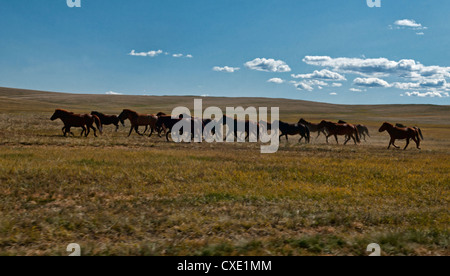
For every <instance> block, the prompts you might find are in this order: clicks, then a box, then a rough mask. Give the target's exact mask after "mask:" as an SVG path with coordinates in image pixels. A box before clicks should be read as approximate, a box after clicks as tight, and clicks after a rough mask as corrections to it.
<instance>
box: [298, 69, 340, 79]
mask: <svg viewBox="0 0 450 276" xmlns="http://www.w3.org/2000/svg"><path fill="white" fill-rule="evenodd" d="M291 76H292V77H293V78H294V79H319V80H330V81H346V80H347V79H346V78H345V77H344V76H342V75H341V74H339V73H336V72H332V71H330V70H327V69H323V70H321V71H317V70H316V71H314V72H313V73H311V74H298V75H294V74H292V75H291Z"/></svg>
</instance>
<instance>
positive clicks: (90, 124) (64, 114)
mask: <svg viewBox="0 0 450 276" xmlns="http://www.w3.org/2000/svg"><path fill="white" fill-rule="evenodd" d="M56 119H61V121H62V122H63V123H64V127H63V128H62V132H63V134H64V136H67V133H69V134H71V135H72V136H74V134H73V132H71V131H70V129H71V128H72V127H81V128H82V129H83V131H82V132H81V135H80V136H83V133H84V134H85V136H86V137H87V136H88V135H89V133H90V132H91V129H93V130H94V136H95V137H97V132H96V129H95V127H94V123H95V124H96V125H97V128H98V130H99V131H100V133H102V132H103V128H102V123H101V121H100V118H99V117H97V116H95V115H89V114H84V115H81V114H75V113H73V112H70V111H67V110H63V109H56V110H55V113H53V116H52V117H51V118H50V120H52V121H54V120H56Z"/></svg>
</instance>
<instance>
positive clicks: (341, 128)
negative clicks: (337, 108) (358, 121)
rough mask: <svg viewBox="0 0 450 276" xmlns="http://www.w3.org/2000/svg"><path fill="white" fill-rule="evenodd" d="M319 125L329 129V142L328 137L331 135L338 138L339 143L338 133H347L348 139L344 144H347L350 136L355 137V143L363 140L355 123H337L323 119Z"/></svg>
mask: <svg viewBox="0 0 450 276" xmlns="http://www.w3.org/2000/svg"><path fill="white" fill-rule="evenodd" d="M319 127H321V128H326V129H327V131H328V133H329V134H328V136H327V143H328V138H329V137H330V136H334V138H336V142H337V143H338V144H339V141H338V135H347V140H346V141H345V143H344V145H346V144H347V143H348V141H350V138H352V139H353V141H354V142H355V145H356V144H357V143H359V142H361V140H360V139H359V133H358V129H357V128H356V127H355V126H354V125H351V124H336V123H333V122H330V121H325V120H323V121H322V122H320V124H319Z"/></svg>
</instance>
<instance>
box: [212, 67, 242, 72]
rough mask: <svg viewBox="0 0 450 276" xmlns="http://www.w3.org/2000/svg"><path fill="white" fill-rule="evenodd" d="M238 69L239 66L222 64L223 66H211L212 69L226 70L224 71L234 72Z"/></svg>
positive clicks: (217, 70)
mask: <svg viewBox="0 0 450 276" xmlns="http://www.w3.org/2000/svg"><path fill="white" fill-rule="evenodd" d="M240 69H241V68H239V67H229V66H224V67H219V66H214V67H213V71H216V72H226V73H234V72H236V71H239V70H240Z"/></svg>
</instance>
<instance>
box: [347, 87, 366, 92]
mask: <svg viewBox="0 0 450 276" xmlns="http://www.w3.org/2000/svg"><path fill="white" fill-rule="evenodd" d="M349 90H350V91H352V92H363V91H364V90H362V89H358V88H350V89H349Z"/></svg>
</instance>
